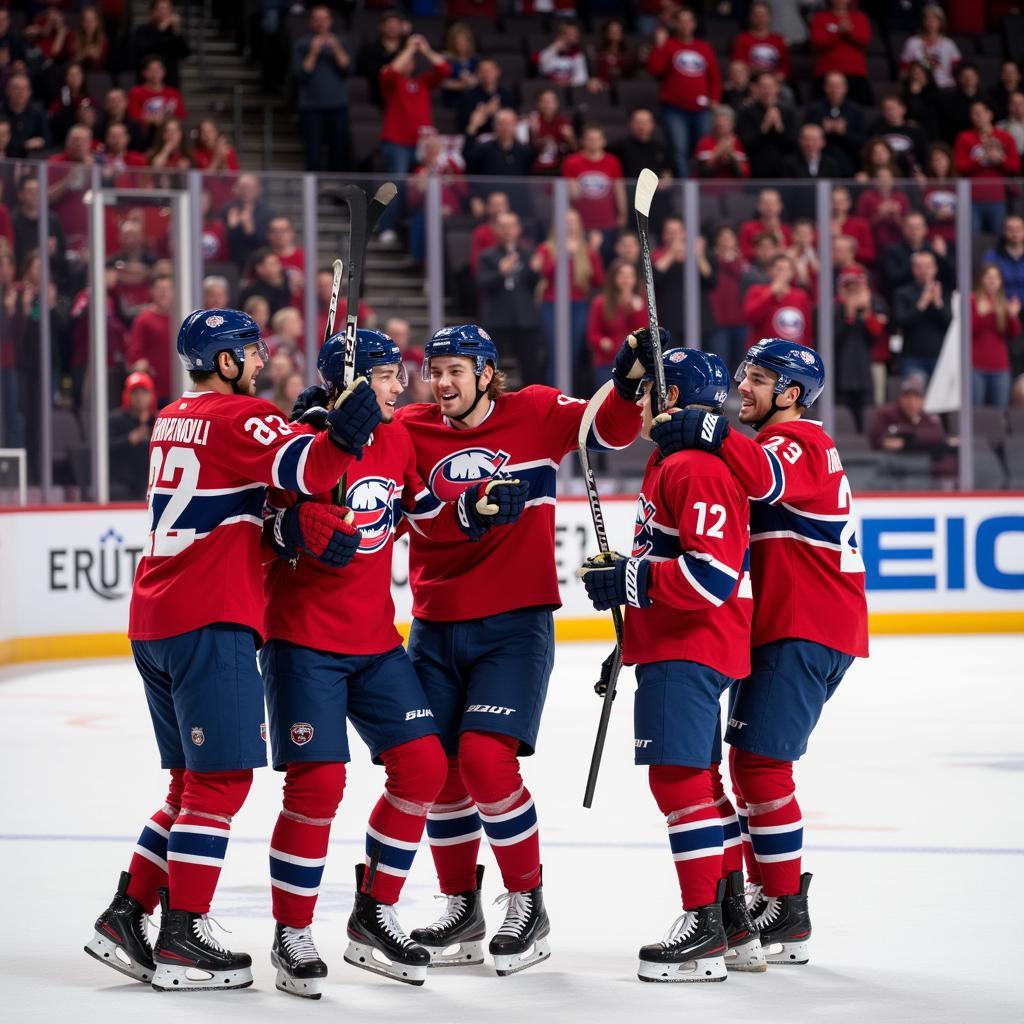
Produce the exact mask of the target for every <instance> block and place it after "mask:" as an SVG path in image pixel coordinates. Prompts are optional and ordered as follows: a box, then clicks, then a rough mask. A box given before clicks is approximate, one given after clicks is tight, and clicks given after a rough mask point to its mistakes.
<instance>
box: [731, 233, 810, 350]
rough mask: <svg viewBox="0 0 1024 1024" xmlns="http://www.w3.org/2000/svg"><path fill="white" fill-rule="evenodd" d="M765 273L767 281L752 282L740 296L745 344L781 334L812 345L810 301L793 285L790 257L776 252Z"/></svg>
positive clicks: (778, 336)
mask: <svg viewBox="0 0 1024 1024" xmlns="http://www.w3.org/2000/svg"><path fill="white" fill-rule="evenodd" d="M768 273H769V280H768V283H767V284H756V285H754V286H753V287H752V288H751V289H750V290H749V291H748V292H747V294H746V297H745V298H744V300H743V316H744V317H745V318H746V321H747V324H748V326H749V331H748V333H747V344H748V345H753V344H754V342H756V341H758V340H760V339H761V338H783V339H784V340H786V341H798V342H800V343H801V344H802V345H808V346H810V347H812V348H813V346H814V329H813V324H812V322H811V302H810V299H809V298H808V296H807V292H805V291H804V290H803V289H802V288H797V287H795V286H794V283H793V279H794V277H795V275H796V268H795V267H794V266H793V261H792V260H791V259H790V258H789V256H787V255H786V254H785V253H779V254H778V255H777V256H776V257H775V259H773V260H772V262H771V266H770V267H769V271H768Z"/></svg>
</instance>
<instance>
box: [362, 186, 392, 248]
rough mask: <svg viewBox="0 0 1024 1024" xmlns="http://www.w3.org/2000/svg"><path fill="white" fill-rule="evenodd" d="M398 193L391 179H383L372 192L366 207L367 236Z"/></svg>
mask: <svg viewBox="0 0 1024 1024" xmlns="http://www.w3.org/2000/svg"><path fill="white" fill-rule="evenodd" d="M396 195H398V188H397V187H396V185H395V183H394V182H393V181H385V182H384V184H383V185H381V187H380V188H379V189H377V191H376V192H374V194H373V198H372V199H371V200H370V205H369V206H367V208H366V231H367V238H369V235H370V234H372V233H373V229H374V228H375V227H376V226H377V221H379V220H380V219H381V217H382V216H383V215H384V211H385V210H386V209H387V208H388V207H389V206H390V205H391V200H392V199H394V198H395V196H396Z"/></svg>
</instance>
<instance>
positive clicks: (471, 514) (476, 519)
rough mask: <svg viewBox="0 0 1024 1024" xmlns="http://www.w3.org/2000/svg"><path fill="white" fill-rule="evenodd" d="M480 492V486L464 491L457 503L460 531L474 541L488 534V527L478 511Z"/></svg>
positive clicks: (456, 514)
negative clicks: (477, 504)
mask: <svg viewBox="0 0 1024 1024" xmlns="http://www.w3.org/2000/svg"><path fill="white" fill-rule="evenodd" d="M479 491H480V485H479V484H475V485H474V486H473V487H470V488H468V489H467V490H465V491H463V492H462V493H461V494H460V495H459V499H458V501H457V502H456V503H455V518H456V519H457V520H458V523H459V529H460V530H462V532H463V533H464V534H465V535H466V536H467V537H468V538H469V539H470V540H472V541H477V540H479V539H480V538H481V537H482V536H483V535H484V534H485V533H486V532H487V525H486V524H485V523H483V522H482V521H481V519H480V516H479V515H478V514H477V511H476V503H477V500H478V499H479Z"/></svg>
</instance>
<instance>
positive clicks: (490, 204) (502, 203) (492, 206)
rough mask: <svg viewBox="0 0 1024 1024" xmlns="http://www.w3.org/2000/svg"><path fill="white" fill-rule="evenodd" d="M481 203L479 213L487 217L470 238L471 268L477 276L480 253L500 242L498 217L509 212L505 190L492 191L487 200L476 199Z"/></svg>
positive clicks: (474, 229)
mask: <svg viewBox="0 0 1024 1024" xmlns="http://www.w3.org/2000/svg"><path fill="white" fill-rule="evenodd" d="M474 202H477V203H481V204H482V207H483V208H482V209H481V210H480V214H478V216H479V215H481V214H482V215H483V216H485V217H486V218H487V219H486V220H485V221H484V222H483V223H482V224H477V226H476V227H475V228H473V234H472V235H471V236H470V240H469V268H470V270H471V271H472V273H473V276H474V277H476V268H477V263H479V261H480V254H481V253H482V252H486V250H488V249H493V248H494V247H495V246H496V245H497V244H498V233H497V224H498V218H499V217H500V216H501V215H502V214H503V213H508V212H509V209H510V207H509V204H508V196H507V195H506V194H505V193H504V192H490V193H488V195H487V199H486V200H482V201H481V200H474Z"/></svg>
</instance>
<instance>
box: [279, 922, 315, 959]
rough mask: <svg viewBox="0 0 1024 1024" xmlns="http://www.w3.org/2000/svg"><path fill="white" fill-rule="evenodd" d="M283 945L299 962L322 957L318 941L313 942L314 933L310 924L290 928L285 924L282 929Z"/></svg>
mask: <svg viewBox="0 0 1024 1024" xmlns="http://www.w3.org/2000/svg"><path fill="white" fill-rule="evenodd" d="M281 945H283V946H284V948H285V949H286V950H287V951H288V955H289V956H290V957H291V958H292V960H294V961H295V963H297V964H304V963H307V962H308V961H310V960H319V959H320V954H319V953H318V952H317V948H316V943H315V942H313V933H312V932H311V931H310V929H309V927H308V926H307V927H306V928H289V927H288V926H287V925H285V926H284V927H283V928H282V929H281Z"/></svg>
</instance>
